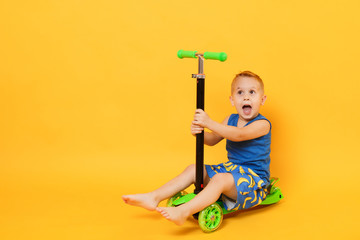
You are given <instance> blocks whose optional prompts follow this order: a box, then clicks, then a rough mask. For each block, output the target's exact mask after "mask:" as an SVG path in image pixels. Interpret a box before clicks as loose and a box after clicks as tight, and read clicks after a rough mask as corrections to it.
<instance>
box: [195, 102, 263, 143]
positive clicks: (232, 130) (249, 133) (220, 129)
mask: <svg viewBox="0 0 360 240" xmlns="http://www.w3.org/2000/svg"><path fill="white" fill-rule="evenodd" d="M227 119H228V118H227ZM193 124H196V125H198V126H201V127H204V128H208V129H210V130H211V131H213V133H215V134H217V135H219V136H220V137H222V138H226V139H229V140H231V141H233V142H241V141H246V140H250V139H254V138H258V137H261V136H264V135H266V134H267V133H268V132H269V130H270V123H269V122H268V121H266V120H258V121H255V122H253V123H251V124H250V125H247V126H246V127H242V128H239V127H233V126H228V125H224V124H221V123H218V122H216V121H214V120H212V119H211V118H210V117H209V116H208V115H207V114H206V113H205V112H204V111H203V110H201V109H197V110H196V117H195V120H194V122H193Z"/></svg>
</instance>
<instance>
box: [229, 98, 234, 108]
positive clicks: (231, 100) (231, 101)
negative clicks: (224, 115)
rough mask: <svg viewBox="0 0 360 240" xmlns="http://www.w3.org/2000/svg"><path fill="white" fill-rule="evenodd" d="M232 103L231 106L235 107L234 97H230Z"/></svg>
mask: <svg viewBox="0 0 360 240" xmlns="http://www.w3.org/2000/svg"><path fill="white" fill-rule="evenodd" d="M229 99H230V102H231V106H234V100H233V97H232V96H230V98H229Z"/></svg>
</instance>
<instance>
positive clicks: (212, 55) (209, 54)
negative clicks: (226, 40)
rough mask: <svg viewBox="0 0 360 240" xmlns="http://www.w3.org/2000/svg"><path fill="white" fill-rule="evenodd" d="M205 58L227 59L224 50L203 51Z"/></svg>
mask: <svg viewBox="0 0 360 240" xmlns="http://www.w3.org/2000/svg"><path fill="white" fill-rule="evenodd" d="M204 58H205V59H214V60H219V61H221V62H224V61H225V60H226V59H227V55H226V53H224V52H205V53H204Z"/></svg>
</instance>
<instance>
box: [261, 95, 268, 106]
mask: <svg viewBox="0 0 360 240" xmlns="http://www.w3.org/2000/svg"><path fill="white" fill-rule="evenodd" d="M266 98H267V96H266V95H264V96H263V97H262V98H261V105H264V104H265V101H266Z"/></svg>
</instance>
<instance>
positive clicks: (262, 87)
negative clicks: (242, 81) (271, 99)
mask: <svg viewBox="0 0 360 240" xmlns="http://www.w3.org/2000/svg"><path fill="white" fill-rule="evenodd" d="M239 77H251V78H254V79H255V80H256V81H258V83H260V87H261V90H262V91H263V92H264V82H263V80H262V79H261V78H260V77H259V75H257V74H255V73H253V72H251V71H242V72H240V73H238V74H236V75H235V78H234V79H233V80H232V83H231V94H232V93H233V92H234V85H235V82H236V79H238V78H239Z"/></svg>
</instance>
